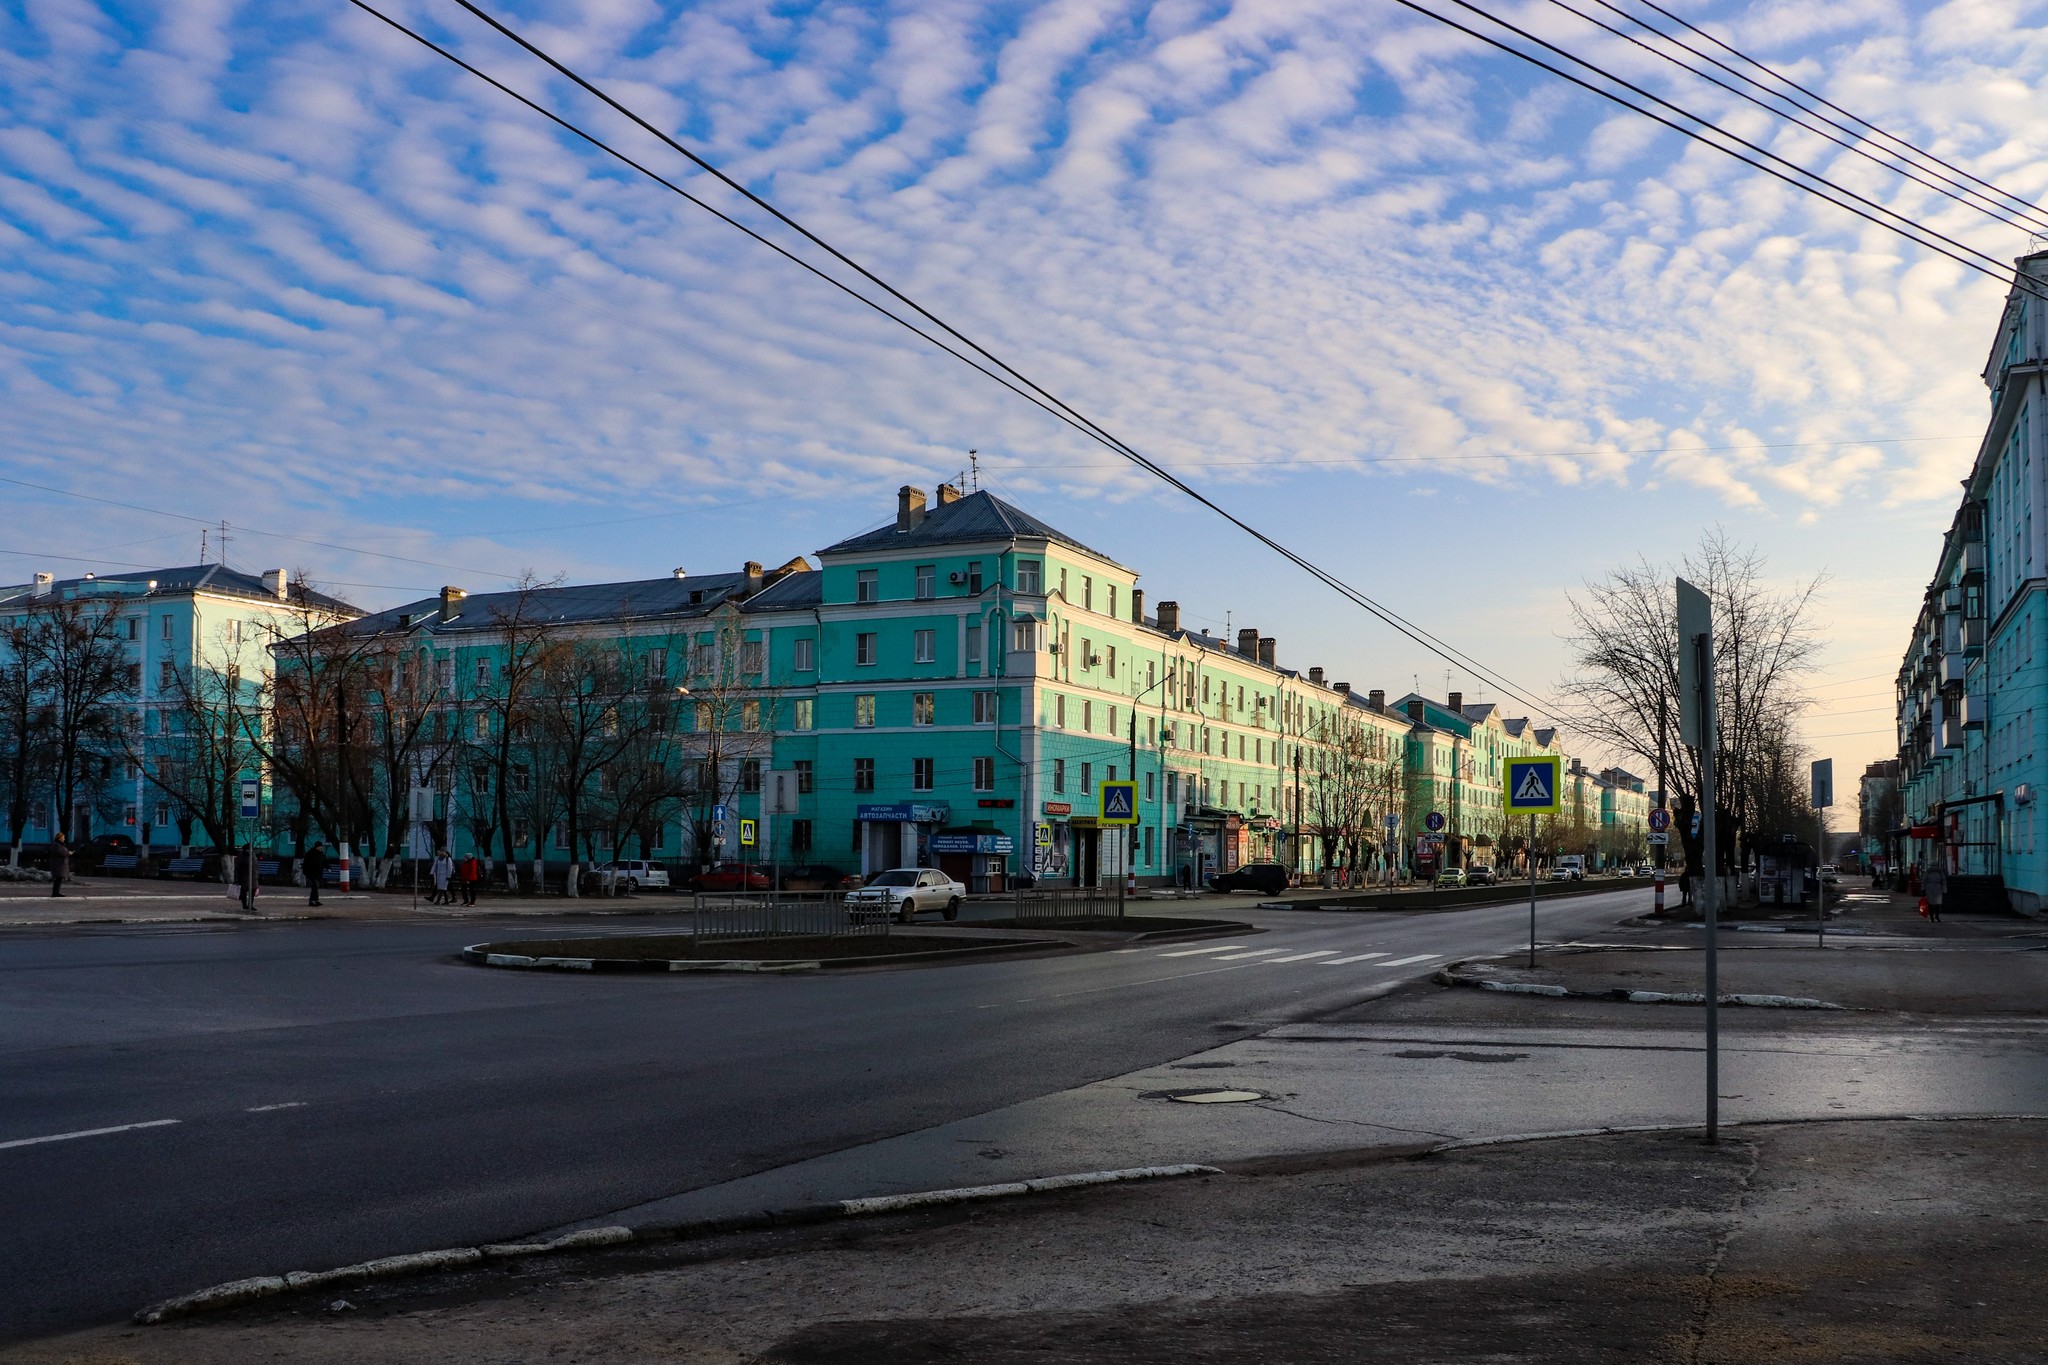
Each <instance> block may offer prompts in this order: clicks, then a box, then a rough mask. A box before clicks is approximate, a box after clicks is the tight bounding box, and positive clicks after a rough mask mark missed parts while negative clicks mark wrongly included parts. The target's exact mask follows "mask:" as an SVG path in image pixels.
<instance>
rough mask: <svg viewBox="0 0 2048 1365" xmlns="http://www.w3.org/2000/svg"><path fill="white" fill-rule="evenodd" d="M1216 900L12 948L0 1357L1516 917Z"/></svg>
mask: <svg viewBox="0 0 2048 1365" xmlns="http://www.w3.org/2000/svg"><path fill="white" fill-rule="evenodd" d="M1645 895H1646V893H1643V892H1640V891H1636V892H1625V893H1615V894H1610V895H1599V896H1589V897H1586V898H1583V899H1577V900H1572V901H1566V902H1558V903H1550V904H1547V905H1546V906H1545V907H1544V908H1543V911H1542V917H1543V923H1544V932H1545V935H1546V937H1563V936H1576V935H1580V934H1583V933H1586V932H1588V931H1595V932H1597V930H1598V929H1599V928H1600V927H1602V926H1605V925H1609V924H1612V923H1613V922H1614V921H1615V920H1616V919H1617V918H1619V917H1620V915H1621V914H1623V913H1626V912H1629V911H1633V910H1636V909H1639V908H1641V906H1640V902H1642V901H1643V900H1644V899H1645ZM1231 911H1232V913H1233V914H1234V915H1236V916H1238V917H1242V918H1249V919H1253V920H1255V921H1257V922H1258V923H1259V924H1260V925H1261V926H1262V927H1265V928H1267V929H1268V932H1266V933H1264V934H1259V935H1254V936H1248V937H1247V940H1246V944H1245V947H1244V948H1243V949H1242V950H1241V951H1242V952H1244V953H1245V954H1248V956H1245V957H1237V956H1236V955H1235V954H1232V953H1225V952H1217V951H1213V950H1212V951H1208V952H1203V953H1199V954H1194V955H1191V956H1187V957H1180V958H1174V957H1163V956H1161V954H1160V952H1159V951H1158V950H1150V951H1144V952H1122V953H1117V952H1105V953H1090V954H1085V955H1077V956H1067V957H1056V958H1036V959H1024V960H1012V961H1001V962H987V963H979V964H975V965H968V966H954V967H945V968H923V969H910V970H886V971H862V972H847V973H824V974H818V975H811V976H790V977H750V976H645V977H641V976H626V977H596V978H592V977H585V976H577V975H566V974H565V975H556V974H543V973H529V972H507V971H494V970H490V969H484V968H477V967H470V966H466V965H463V964H461V963H459V962H458V961H456V960H454V958H453V957H452V954H453V952H454V950H455V949H457V948H459V947H460V946H461V945H462V944H463V943H465V942H475V941H477V940H479V939H482V938H487V937H491V936H493V933H494V929H493V926H491V925H490V924H488V923H479V922H477V921H469V922H466V923H463V924H460V925H449V924H446V923H442V924H433V923H409V922H408V923H332V922H313V923H301V924H293V925H278V926H260V925H233V926H192V927H185V928H171V927H166V926H137V927H124V928H121V929H96V930H89V931H72V932H67V933H45V932H32V931H15V932H14V933H12V934H10V935H8V936H6V937H4V938H0V1191H4V1192H5V1193H4V1196H0V1200H4V1212H5V1216H4V1217H0V1284H4V1285H5V1286H6V1292H5V1293H4V1294H0V1339H4V1340H13V1339H21V1338H25V1337H32V1336H37V1335H41V1334H44V1333H48V1332H52V1331H57V1330H60V1329H64V1328H68V1327H74V1326H79V1325H83V1324H88V1323H92V1322H98V1321H108V1320H112V1319H115V1318H118V1317H120V1316H122V1315H125V1314H126V1313H128V1312H130V1311H132V1310H133V1309H135V1308H136V1307H138V1306H140V1305H141V1304H143V1303H146V1302H149V1301H151V1300H154V1299H158V1298H162V1297H165V1296H167V1295H170V1294H175V1293H180V1292H184V1291H187V1290H190V1289H193V1288H197V1287H199V1286H202V1285H206V1284H210V1283H215V1282H218V1281H222V1280H227V1279H233V1278H236V1277H239V1276H243V1275H248V1274H256V1273H274V1272H277V1271H280V1270H284V1269H292V1268H317V1267H322V1266H327V1265H333V1264H339V1263H344V1262H348V1261H353V1260H358V1259H363V1258H367V1257H372V1256H379V1255H387V1254H392V1253H396V1252H401V1251H409V1250H418V1249H423V1248H429V1247H436V1246H446V1245H452V1244H472V1243H475V1242H479V1241H485V1240H493V1239H503V1238H509V1237H514V1236H516V1235H518V1234H521V1233H525V1232H529V1231H532V1230H535V1229H542V1228H549V1227H554V1226H558V1225H562V1224H566V1223H571V1222H575V1221H577V1220H579V1219H583V1218H588V1217H591V1216H594V1215H597V1214H601V1213H604V1212H607V1211H610V1210H614V1209H619V1208H624V1207H628V1206H631V1205H635V1204H639V1203H644V1202H646V1201H650V1200H653V1199H657V1198H661V1197H663V1196H667V1195H673V1194H676V1193H679V1192H683V1191H688V1190H693V1189H698V1188H702V1187H704V1186H708V1185H713V1184H717V1183H720V1182H724V1181H729V1180H732V1179H735V1178H737V1177H740V1176H744V1175H748V1174H751V1173H754V1172H759V1171H765V1170H770V1169H773V1168H776V1167H779V1166H782V1165H785V1164H787V1163H791V1162H796V1161H802V1160H805V1159H808V1158H812V1157H816V1156H819V1155H821V1154H824V1153H829V1152H837V1151H841V1150H843V1149H846V1148H849V1147H854V1146H856V1145H859V1144H863V1143H870V1142H875V1141H877V1140H879V1139H883V1138H887V1137H891V1136H894V1135H897V1134H902V1133H908V1132H913V1131H916V1130H919V1129H924V1128H928V1127H931V1126H933V1125H936V1124H942V1123H946V1122H949V1121H953V1120H957V1119H961V1118H964V1117H967V1116H970V1115H974V1114H979V1113H983V1112H986V1111H989V1110H992V1109H996V1108H999V1107H1001V1106H1006V1105H1013V1104H1017V1103H1019V1102H1021V1101H1024V1100H1028V1099H1031V1098H1033V1097H1037V1096H1042V1095H1048V1094H1051V1093H1053V1092H1057V1091H1062V1090H1065V1089H1067V1088H1069V1087H1073V1086H1078V1085H1084V1084H1086V1083H1089V1082H1093V1081H1097V1080H1101V1079H1103V1078H1106V1077H1110V1076H1115V1075H1120V1074H1122V1073H1124V1072H1128V1071H1131V1070H1134V1069H1137V1068H1141V1067H1147V1066H1155V1065H1158V1064H1160V1063H1162V1062H1166V1061H1169V1060H1172V1059H1174V1058H1179V1057H1185V1056H1187V1055H1189V1054H1191V1053H1194V1052H1198V1051H1202V1050H1205V1049H1208V1048H1211V1047H1214V1046H1215V1045H1216V1044H1218V1043H1219V1042H1224V1041H1228V1040H1230V1039H1232V1038H1238V1037H1244V1036H1248V1035H1250V1034H1254V1033H1257V1032H1259V1031H1262V1030H1265V1029H1268V1028H1270V1027H1272V1026H1274V1025H1277V1024H1282V1023H1286V1022H1290V1021H1295V1020H1302V1019H1310V1018H1315V1017H1318V1016H1320V1015H1323V1014H1325V1013H1328V1012H1330V1011H1333V1010H1338V1009H1341V1008H1343V1007H1344V1006H1346V1005H1349V1004H1352V1003H1355V1002H1357V1001H1359V1000H1361V999H1363V998H1366V997H1368V996H1370V995H1372V994H1375V993H1377V990H1378V988H1382V987H1384V985H1385V984H1386V983H1387V982H1388V981H1389V980H1394V979H1402V978H1409V977H1413V976H1415V975H1419V974H1422V973H1426V972H1429V971H1431V970H1433V969H1434V968H1435V967H1436V966H1437V965H1438V964H1439V963H1440V962H1441V961H1443V960H1445V959H1448V958H1454V957H1457V956H1461V955H1466V954H1471V953H1474V952H1483V951H1492V950H1498V949H1501V948H1504V947H1509V946H1512V945H1514V944H1516V943H1518V942H1520V941H1523V939H1524V937H1525V936H1526V932H1527V929H1526V925H1527V919H1526V914H1527V912H1526V910H1525V909H1523V908H1520V907H1515V906H1504V907H1496V908H1489V909H1480V910H1471V911H1463V912H1458V913H1453V914H1428V915H1412V916H1410V915H1403V916H1394V915H1372V916H1352V915H1339V914H1324V913H1286V912H1271V913H1262V912H1256V911H1253V909H1252V903H1251V902H1250V901H1249V900H1246V901H1241V902H1239V903H1237V904H1235V905H1233V906H1232V907H1231ZM632 927H633V922H632V921H625V920H609V921H606V922H605V924H604V926H603V931H604V932H616V931H624V930H627V929H629V928H632ZM502 928H503V932H504V933H506V934H521V935H533V934H536V933H545V932H548V931H549V930H548V926H547V925H546V924H545V923H544V922H543V923H536V922H535V921H534V920H531V919H526V920H521V921H508V922H506V923H505V925H504V926H502ZM588 929H589V922H588V921H582V922H580V923H579V926H578V928H577V929H575V930H574V931H573V932H587V931H588ZM1190 946H1191V947H1192V946H1201V947H1204V948H1210V949H1213V948H1214V946H1215V945H1213V944H1211V943H1204V944H1201V945H1190ZM1358 954H1377V956H1372V957H1368V958H1364V959H1362V960H1355V961H1348V960H1346V959H1350V958H1352V957H1354V955H1358Z"/></svg>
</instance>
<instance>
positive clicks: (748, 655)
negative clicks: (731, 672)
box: [740, 640, 761, 675]
mask: <svg viewBox="0 0 2048 1365" xmlns="http://www.w3.org/2000/svg"><path fill="white" fill-rule="evenodd" d="M760 671H761V642H760V641H759V640H747V641H745V642H743V643H742V644H741V645H740V672H742V673H746V674H750V675H751V674H755V673H759V672H760Z"/></svg>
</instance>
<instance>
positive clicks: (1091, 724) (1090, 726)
mask: <svg viewBox="0 0 2048 1365" xmlns="http://www.w3.org/2000/svg"><path fill="white" fill-rule="evenodd" d="M1081 733H1082V734H1084V735H1092V734H1094V733H1095V703H1094V702H1092V701H1088V700H1086V699H1083V701H1082V702H1081Z"/></svg>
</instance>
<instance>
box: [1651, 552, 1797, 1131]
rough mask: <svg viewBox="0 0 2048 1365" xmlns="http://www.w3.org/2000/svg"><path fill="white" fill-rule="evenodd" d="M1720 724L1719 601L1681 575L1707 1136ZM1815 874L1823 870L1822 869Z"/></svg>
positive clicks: (1715, 1104) (1713, 1051) (1717, 980)
mask: <svg viewBox="0 0 2048 1365" xmlns="http://www.w3.org/2000/svg"><path fill="white" fill-rule="evenodd" d="M1718 732H1719V727H1718V726H1717V725H1716V723H1715V716H1714V606H1713V602H1712V601H1711V600H1710V599H1709V598H1708V597H1707V595H1706V594H1705V593H1703V592H1701V591H1700V590H1699V589H1698V588H1696V587H1694V586H1693V585H1692V584H1690V583H1688V582H1686V581H1685V580H1684V579H1683V578H1681V579H1679V580H1678V737H1679V739H1680V740H1681V741H1682V742H1684V743H1687V744H1690V745H1692V746H1693V748H1695V749H1696V750H1698V751H1699V756H1700V808H1699V820H1700V915H1701V918H1702V919H1704V920H1705V921H1706V923H1705V928H1706V938H1707V962H1706V967H1707V981H1706V987H1707V989H1706V997H1707V998H1706V1006H1707V1141H1708V1142H1719V1141H1720V1140H1721V972H1720V960H1719V957H1718V956H1717V944H1716V943H1715V939H1716V937H1717V936H1718V935H1719V933H1720V927H1721V926H1720V913H1719V911H1720V906H1719V903H1718V902H1719V900H1720V897H1719V895H1718V894H1717V892H1718V891H1719V890H1720V885H1719V883H1720V878H1719V876H1718V875H1717V874H1718V872H1719V866H1720V865H1719V861H1718V860H1717V859H1716V858H1715V856H1714V833H1715V831H1714V801H1715V786H1716V781H1715V777H1716V774H1715V772H1714V766H1715V761H1716V759H1717V758H1718V754H1717V753H1716V749H1717V748H1718V741H1717V735H1718ZM1815 875H1818V874H1817V873H1816V874H1815Z"/></svg>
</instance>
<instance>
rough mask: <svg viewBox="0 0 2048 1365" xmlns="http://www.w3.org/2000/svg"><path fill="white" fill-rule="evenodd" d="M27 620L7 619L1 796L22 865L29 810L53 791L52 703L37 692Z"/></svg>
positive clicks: (1, 650)
mask: <svg viewBox="0 0 2048 1365" xmlns="http://www.w3.org/2000/svg"><path fill="white" fill-rule="evenodd" d="M27 637H28V625H27V623H26V622H23V623H20V624H8V625H7V626H6V627H5V629H4V634H0V641H4V643H0V796H4V797H5V800H6V810H7V828H8V831H9V832H10V833H11V834H12V835H13V842H12V844H10V846H9V849H8V854H7V861H8V865H9V866H10V867H19V866H20V865H21V845H22V842H23V840H24V838H25V837H26V830H27V828H28V816H29V811H30V810H32V809H33V808H34V807H35V805H36V803H37V802H39V801H41V800H43V799H44V798H45V797H47V796H48V794H49V789H48V779H49V771H50V757H51V753H50V736H51V733H52V730H53V728H54V723H53V718H52V717H51V716H50V714H49V708H48V706H47V705H46V704H45V703H44V701H43V700H42V698H40V697H39V696H37V695H36V689H35V674H34V672H33V670H32V669H31V668H30V665H29V659H28V653H27Z"/></svg>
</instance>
